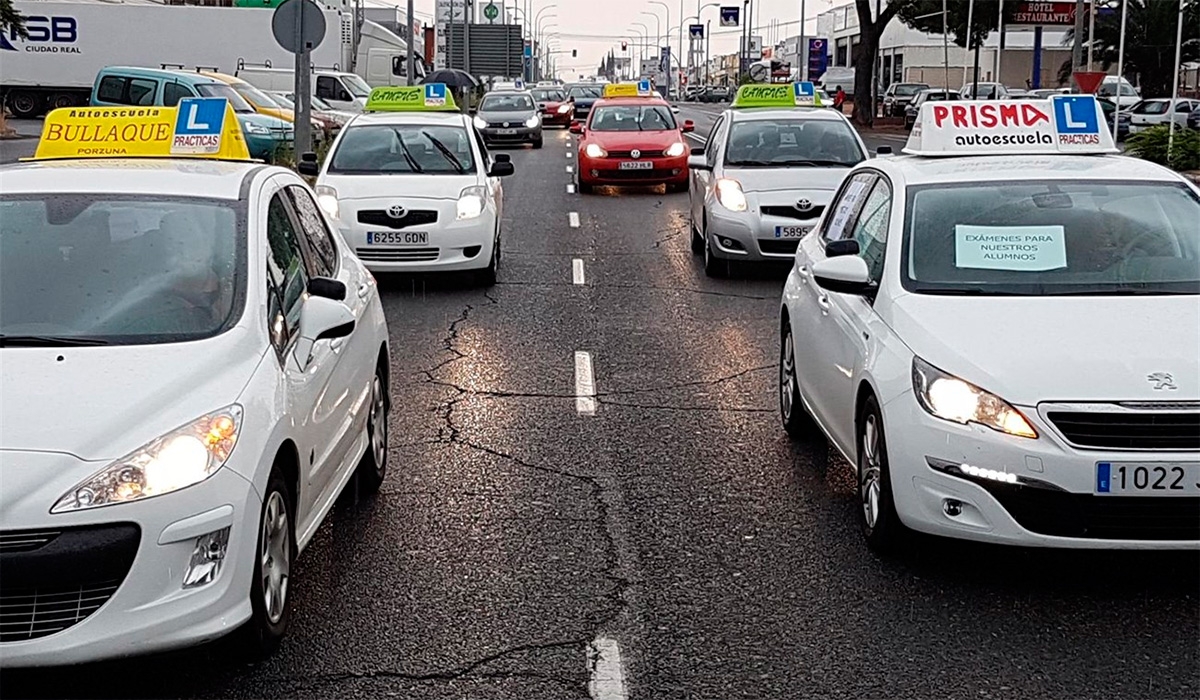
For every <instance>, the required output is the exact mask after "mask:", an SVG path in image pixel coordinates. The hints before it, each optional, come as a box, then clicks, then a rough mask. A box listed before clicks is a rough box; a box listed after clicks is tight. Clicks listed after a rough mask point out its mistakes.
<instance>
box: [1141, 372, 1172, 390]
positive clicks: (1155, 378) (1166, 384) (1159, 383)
mask: <svg viewBox="0 0 1200 700" xmlns="http://www.w3.org/2000/svg"><path fill="white" fill-rule="evenodd" d="M1146 381H1148V382H1150V383H1151V384H1153V385H1154V390H1155V391H1162V390H1164V389H1166V390H1169V391H1175V390H1176V389H1178V388H1179V387H1177V386H1175V377H1172V376H1171V373H1170V372H1153V373H1151V374H1149V375H1147V376H1146Z"/></svg>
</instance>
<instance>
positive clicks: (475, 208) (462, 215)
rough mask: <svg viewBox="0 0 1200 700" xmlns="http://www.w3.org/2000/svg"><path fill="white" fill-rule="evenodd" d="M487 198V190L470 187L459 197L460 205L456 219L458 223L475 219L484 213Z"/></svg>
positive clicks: (458, 205)
mask: <svg viewBox="0 0 1200 700" xmlns="http://www.w3.org/2000/svg"><path fill="white" fill-rule="evenodd" d="M485 197H487V188H485V187H481V186H476V187H468V188H467V189H465V190H463V191H462V194H460V195H459V196H458V204H457V206H456V213H455V216H454V218H455V219H457V220H458V221H462V220H463V219H474V218H475V217H477V216H479V215H480V214H482V213H483V203H484V198H485Z"/></svg>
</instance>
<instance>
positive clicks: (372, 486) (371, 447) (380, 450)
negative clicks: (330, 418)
mask: <svg viewBox="0 0 1200 700" xmlns="http://www.w3.org/2000/svg"><path fill="white" fill-rule="evenodd" d="M390 408H391V402H390V401H388V385H387V372H386V371H385V369H384V367H383V365H380V366H378V367H376V368H375V376H374V377H373V378H372V379H371V404H370V409H369V411H368V413H367V450H366V452H364V453H363V456H362V460H361V461H360V462H359V463H358V487H359V492H360V493H364V494H373V493H376V492H378V491H379V487H380V486H382V485H383V479H384V477H386V476H387V453H388V410H389V409H390Z"/></svg>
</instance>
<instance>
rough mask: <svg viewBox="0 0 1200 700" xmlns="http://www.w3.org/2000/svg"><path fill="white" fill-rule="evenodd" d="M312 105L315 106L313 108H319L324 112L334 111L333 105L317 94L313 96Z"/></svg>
mask: <svg viewBox="0 0 1200 700" xmlns="http://www.w3.org/2000/svg"><path fill="white" fill-rule="evenodd" d="M312 106H313V109H319V110H321V111H323V112H332V111H334V109H333V105H331V104H329V103H328V102H326V101H325V100H322V99H321V98H320V97H316V96H315V95H314V96H313V98H312Z"/></svg>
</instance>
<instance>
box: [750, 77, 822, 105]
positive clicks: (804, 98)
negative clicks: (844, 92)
mask: <svg viewBox="0 0 1200 700" xmlns="http://www.w3.org/2000/svg"><path fill="white" fill-rule="evenodd" d="M732 106H733V107H734V108H735V109H736V108H739V107H740V108H745V107H775V108H777V109H778V108H780V107H821V106H823V105H822V103H821V96H820V95H819V94H818V93H817V90H816V87H815V86H814V85H813V84H812V83H807V82H806V83H782V84H774V85H772V84H762V85H743V86H741V87H740V88H738V91H737V95H736V96H734V98H733V105H732Z"/></svg>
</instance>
